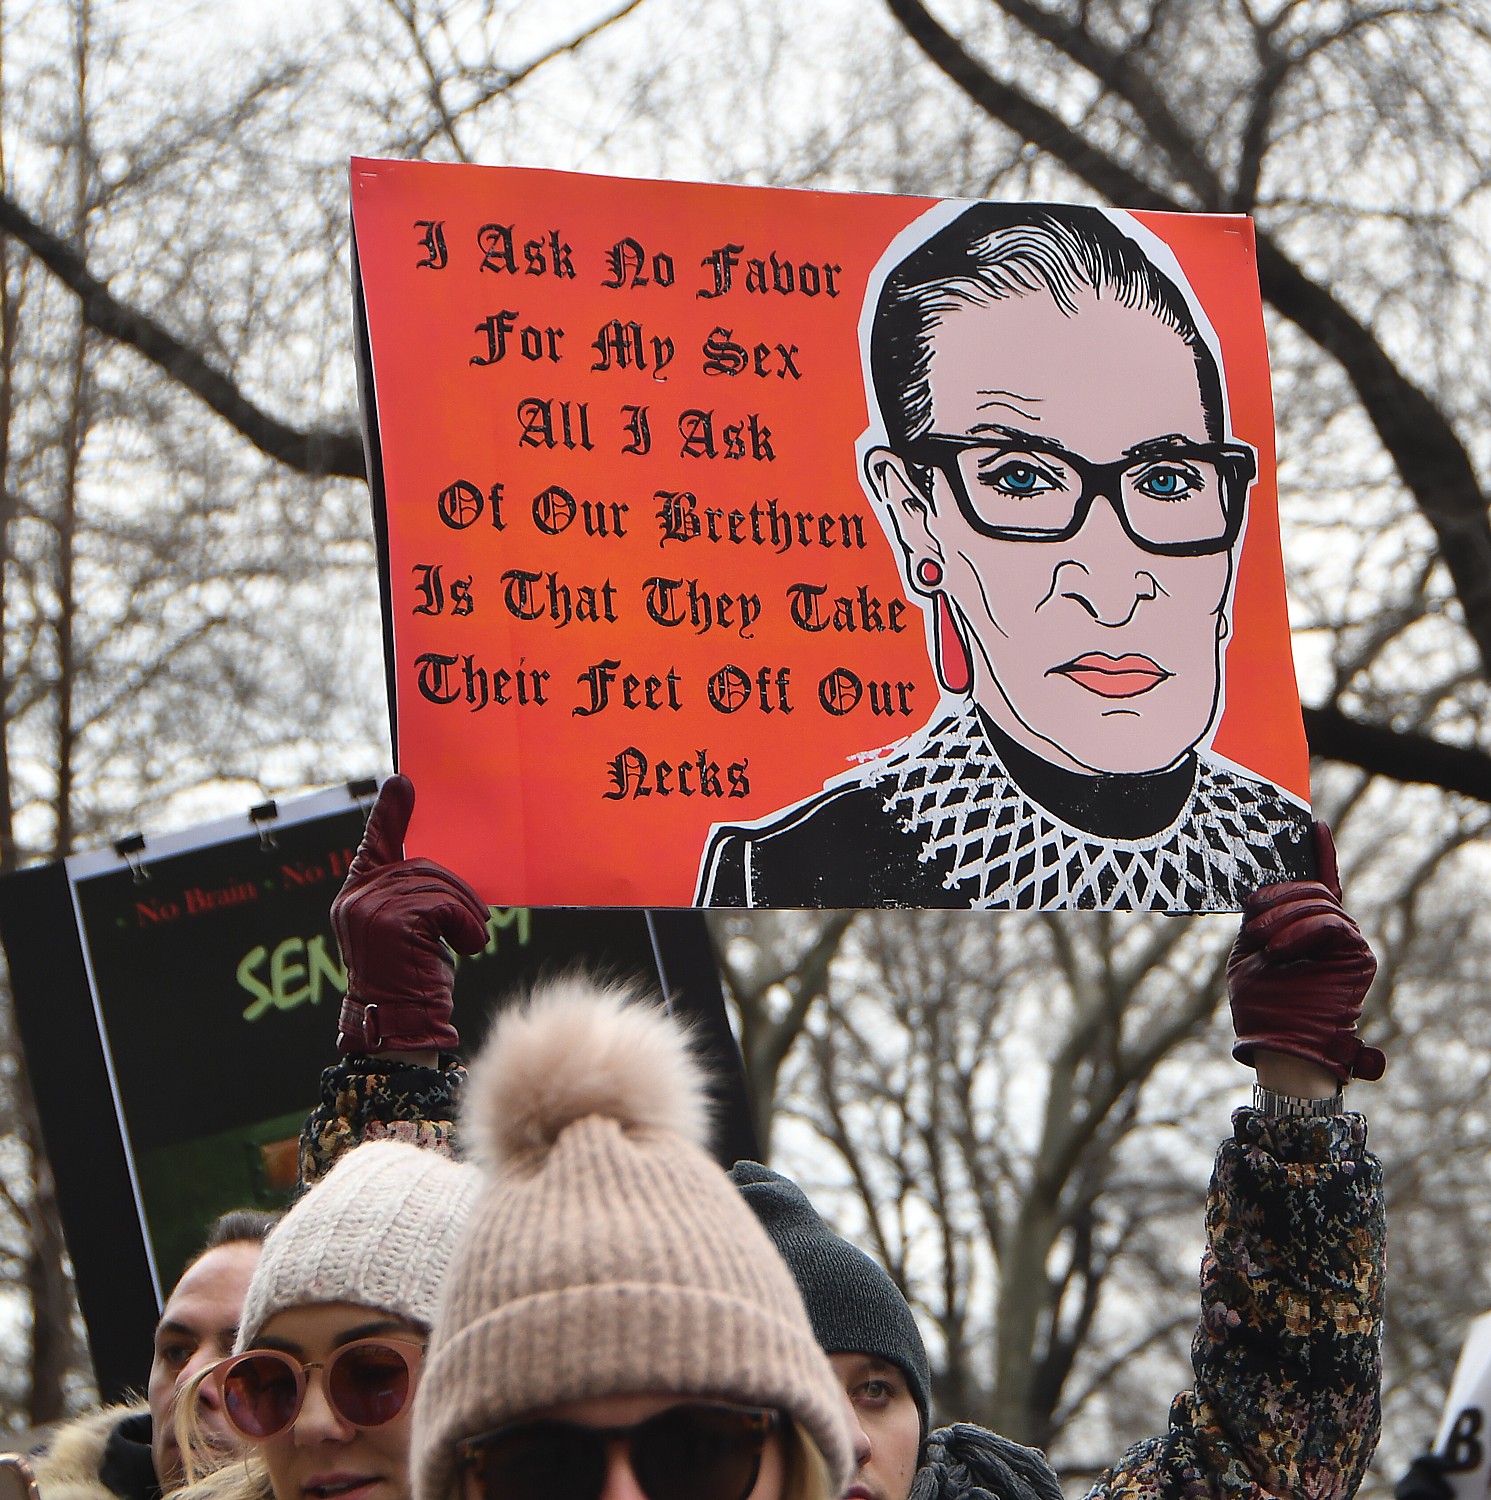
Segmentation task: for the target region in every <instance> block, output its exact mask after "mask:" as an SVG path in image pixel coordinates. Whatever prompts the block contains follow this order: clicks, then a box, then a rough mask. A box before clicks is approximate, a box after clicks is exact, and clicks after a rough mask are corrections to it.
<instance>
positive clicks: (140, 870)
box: [114, 833, 150, 885]
mask: <svg viewBox="0 0 1491 1500" xmlns="http://www.w3.org/2000/svg"><path fill="white" fill-rule="evenodd" d="M114 853H115V854H117V855H118V856H119V858H120V859H122V860H123V861H124V863H125V865H126V866H127V867H128V869H129V873H130V874H131V875H133V876H134V878H135V884H136V885H140V884H142V883H143V882H145V881H147V880H149V879H150V871H149V870H147V869H146V868H145V861H144V860H143V859H142V858H141V855H143V854H144V853H145V835H144V834H143V833H130V834H126V835H125V836H124V838H122V839H115V840H114Z"/></svg>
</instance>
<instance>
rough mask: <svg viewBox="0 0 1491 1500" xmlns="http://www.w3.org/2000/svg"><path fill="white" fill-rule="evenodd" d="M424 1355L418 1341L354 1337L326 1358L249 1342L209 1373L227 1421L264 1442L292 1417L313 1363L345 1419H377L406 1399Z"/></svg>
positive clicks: (388, 1417) (389, 1417)
mask: <svg viewBox="0 0 1491 1500" xmlns="http://www.w3.org/2000/svg"><path fill="white" fill-rule="evenodd" d="M423 1359H424V1345H423V1344H416V1343H409V1342H405V1341H404V1340H402V1339H357V1340H356V1341H355V1342H353V1343H350V1344H347V1345H345V1346H344V1347H343V1348H341V1349H338V1350H337V1352H336V1353H335V1354H333V1355H332V1357H331V1358H330V1359H327V1360H312V1361H311V1362H309V1363H303V1362H302V1361H301V1360H298V1359H296V1358H295V1356H294V1355H291V1354H285V1353H283V1352H282V1351H280V1350H278V1349H254V1350H252V1351H250V1352H249V1353H248V1354H239V1355H237V1356H235V1357H234V1358H233V1359H228V1360H224V1361H223V1363H222V1364H220V1365H219V1366H218V1367H217V1368H216V1370H214V1371H213V1376H212V1378H213V1380H214V1381H215V1382H216V1384H217V1389H218V1394H219V1396H220V1397H221V1398H222V1404H223V1415H224V1416H225V1417H226V1418H227V1420H228V1423H229V1425H230V1426H231V1427H232V1428H233V1430H234V1431H235V1432H237V1433H239V1434H240V1435H241V1436H243V1437H246V1438H248V1439H250V1440H251V1441H253V1442H256V1443H262V1442H263V1441H264V1440H265V1439H266V1438H272V1437H275V1436H277V1435H278V1434H279V1433H282V1432H284V1431H285V1429H286V1428H288V1427H290V1426H292V1425H293V1424H294V1422H295V1419H296V1418H297V1417H298V1416H299V1415H300V1408H301V1406H302V1405H303V1404H304V1402H305V1392H306V1386H307V1385H308V1384H309V1382H310V1372H311V1371H312V1370H320V1372H321V1378H322V1380H324V1381H325V1383H326V1399H327V1400H328V1401H329V1402H330V1403H331V1409H332V1410H333V1411H334V1412H335V1413H336V1414H337V1416H339V1417H340V1418H341V1419H342V1420H343V1421H344V1422H350V1423H351V1424H352V1426H354V1427H381V1426H383V1424H384V1423H385V1422H392V1421H393V1419H394V1418H395V1417H396V1416H398V1414H399V1413H400V1412H401V1411H403V1409H404V1408H405V1407H406V1406H408V1404H409V1398H410V1397H411V1396H412V1395H413V1394H414V1384H415V1381H416V1379H417V1378H418V1375H419V1366H420V1363H421V1361H422V1360H423Z"/></svg>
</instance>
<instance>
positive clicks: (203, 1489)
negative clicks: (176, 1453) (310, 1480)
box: [171, 1360, 274, 1500]
mask: <svg viewBox="0 0 1491 1500" xmlns="http://www.w3.org/2000/svg"><path fill="white" fill-rule="evenodd" d="M225 1363H227V1361H226V1360H220V1361H219V1362H218V1363H217V1364H215V1365H208V1367H207V1368H206V1369H205V1370H201V1371H199V1372H198V1373H197V1374H196V1375H194V1376H193V1377H192V1379H191V1381H190V1383H189V1384H188V1385H187V1386H186V1388H185V1389H184V1390H182V1391H180V1392H178V1393H177V1396H176V1401H175V1410H174V1414H173V1416H172V1418H171V1421H172V1425H173V1426H174V1427H175V1429H176V1446H177V1447H178V1448H180V1450H181V1467H182V1472H183V1473H184V1474H185V1476H186V1477H185V1482H184V1483H183V1485H182V1487H181V1488H180V1489H178V1490H173V1491H172V1492H171V1496H172V1500H175V1497H176V1496H178V1495H180V1496H182V1497H183V1500H263V1497H265V1496H269V1495H272V1494H273V1493H274V1487H273V1486H272V1485H271V1484H270V1482H269V1470H268V1469H267V1468H266V1467H265V1466H264V1460H263V1458H262V1457H261V1456H260V1454H259V1450H258V1448H257V1447H255V1446H254V1445H253V1444H252V1443H241V1444H239V1445H238V1446H237V1447H235V1448H224V1447H223V1445H222V1441H221V1439H219V1438H217V1437H216V1436H212V1437H209V1436H208V1433H207V1430H206V1428H205V1427H204V1426H203V1423H202V1403H201V1401H200V1400H199V1399H198V1398H199V1397H200V1396H201V1393H202V1387H203V1385H205V1384H206V1382H207V1381H209V1380H211V1379H212V1378H213V1377H214V1376H215V1375H216V1374H217V1372H218V1370H219V1369H221V1368H222V1366H223V1365H224V1364H225Z"/></svg>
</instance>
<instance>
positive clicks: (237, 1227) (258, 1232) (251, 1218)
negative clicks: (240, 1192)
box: [181, 1208, 284, 1276]
mask: <svg viewBox="0 0 1491 1500" xmlns="http://www.w3.org/2000/svg"><path fill="white" fill-rule="evenodd" d="M282 1218H284V1214H282V1213H280V1212H278V1211H276V1212H273V1213H271V1212H268V1211H266V1210H265V1209H262V1208H230V1209H229V1210H228V1212H227V1213H225V1214H219V1215H218V1216H217V1218H215V1219H214V1220H213V1221H212V1223H211V1224H209V1225H208V1226H207V1235H206V1238H204V1239H203V1241H202V1248H201V1249H200V1250H198V1251H197V1253H196V1254H195V1255H194V1256H192V1258H191V1259H190V1260H189V1261H187V1263H186V1264H185V1265H184V1266H183V1267H182V1268H181V1274H182V1275H183V1276H184V1275H185V1274H186V1273H187V1272H188V1271H189V1270H191V1268H192V1267H193V1266H194V1265H196V1263H197V1262H198V1261H199V1260H201V1259H202V1257H203V1256H204V1255H206V1254H207V1253H208V1252H209V1251H211V1250H220V1249H221V1248H222V1247H223V1246H224V1245H262V1244H263V1243H264V1241H265V1240H266V1239H268V1237H269V1231H270V1230H271V1229H273V1228H274V1226H275V1225H276V1224H278V1223H279V1221H280V1220H281V1219H282Z"/></svg>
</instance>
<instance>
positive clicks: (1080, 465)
mask: <svg viewBox="0 0 1491 1500" xmlns="http://www.w3.org/2000/svg"><path fill="white" fill-rule="evenodd" d="M352 209H353V223H354V231H355V236H356V264H357V275H358V310H359V320H360V329H361V334H360V339H361V344H360V361H361V366H362V386H363V400H364V409H365V411H364V414H365V422H366V431H367V435H368V445H369V460H370V462H369V471H370V479H371V482H372V485H373V491H374V505H375V514H376V516H377V518H378V523H379V531H380V549H381V554H382V564H383V587H384V605H385V621H386V627H387V638H386V651H387V657H388V663H389V670H390V699H391V702H392V704H393V706H394V715H395V732H396V733H395V738H396V744H397V754H398V759H399V763H400V766H401V769H403V770H405V771H407V772H409V773H410V774H411V775H412V776H413V777H414V779H415V781H416V783H417V784H418V785H419V787H420V793H421V800H420V804H419V809H418V811H417V812H416V814H415V822H414V827H413V830H412V833H411V837H412V839H413V840H414V842H415V843H416V844H417V845H418V847H420V848H421V849H422V850H424V851H427V852H429V853H431V854H433V855H435V856H436V857H438V858H440V859H443V860H445V861H447V862H449V863H450V864H452V865H453V866H454V867H456V868H459V869H462V870H465V871H467V872H469V873H470V874H471V875H472V877H473V879H474V880H475V881H476V883H477V884H478V887H479V888H480V889H482V891H483V893H484V894H485V895H486V896H487V897H488V898H489V899H492V900H498V901H504V902H506V901H515V902H517V901H521V902H541V903H577V904H588V903H606V904H648V905H683V904H688V903H699V904H710V905H768V906H771V905H776V906H916V905H922V906H1079V907H1080V906H1097V907H1149V908H1158V909H1165V910H1214V909H1225V908H1235V907H1236V906H1237V904H1238V902H1239V899H1240V897H1241V895H1242V894H1244V893H1245V892H1246V891H1247V890H1249V889H1251V888H1252V887H1254V886H1256V885H1259V884H1262V883H1264V882H1265V881H1268V880H1273V879H1280V878H1287V877H1289V876H1293V875H1300V874H1304V873H1306V872H1308V870H1309V868H1310V862H1311V856H1310V854H1309V852H1308V840H1307V837H1306V832H1307V826H1308V815H1307V809H1306V806H1305V798H1306V797H1307V795H1308V764H1307V754H1306V747H1305V741H1304V735H1303V729H1302V725H1301V719H1300V713H1299V705H1298V698H1297V693H1296V690H1295V687H1294V678H1293V665H1292V659H1291V655H1290V647H1289V638H1288V620H1287V615H1286V609H1285V598H1284V589H1283V575H1282V566H1281V559H1280V553H1279V539H1278V525H1277V514H1276V510H1277V506H1276V498H1275V479H1274V456H1273V413H1272V405H1271V396H1270V390H1269V376H1268V360H1267V351H1266V348H1265V343H1264V335H1263V320H1262V313H1261V307H1260V302H1259V295H1258V284H1257V271H1256V264H1255V258H1254V246H1253V235H1252V226H1251V224H1250V222H1249V221H1248V220H1246V219H1243V218H1238V217H1226V216H1210V215H1166V214H1149V213H1144V214H1133V215H1129V214H1123V213H1119V212H1116V211H1113V212H1109V211H1103V210H1098V209H1084V208H1072V207H1069V206H1063V205H1021V204H967V203H937V202H935V201H933V200H927V199H918V198H900V197H877V196H868V195H850V194H833V193H819V192H792V191H782V190H772V189H764V188H741V187H721V186H704V185H699V184H690V183H665V182H639V181H629V180H624V179H617V178H598V177H587V176H580V175H576V174H567V173H558V172H548V171H530V170H523V169H518V168H483V167H470V166H462V165H448V164H435V163H408V162H386V161H372V160H364V159H356V160H354V162H353V164H352ZM867 391H869V392H870V393H871V394H870V397H869V398H868V399H867V394H866V393H867ZM825 787H827V788H828V790H827V791H826V792H825V791H824V788H825Z"/></svg>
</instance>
